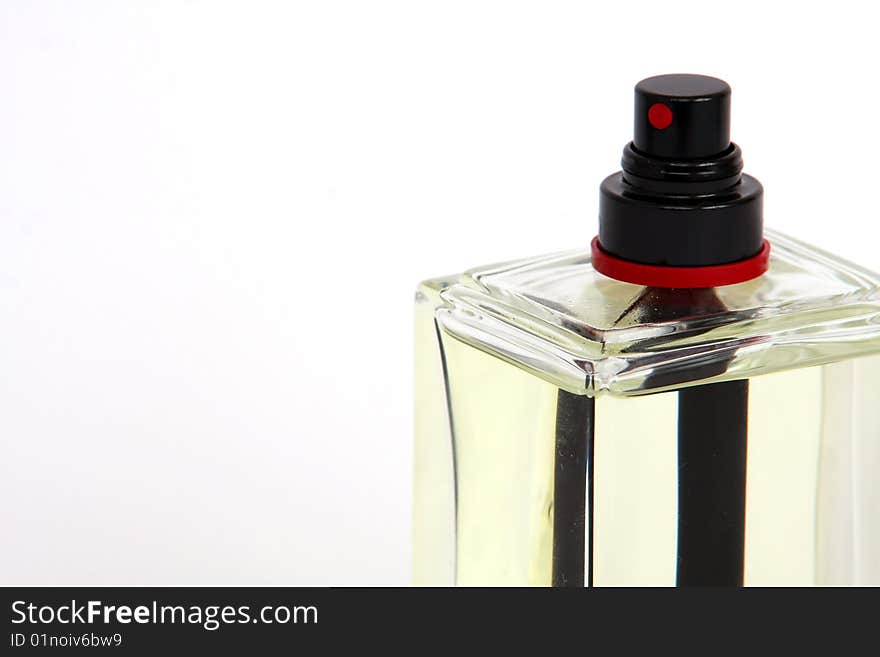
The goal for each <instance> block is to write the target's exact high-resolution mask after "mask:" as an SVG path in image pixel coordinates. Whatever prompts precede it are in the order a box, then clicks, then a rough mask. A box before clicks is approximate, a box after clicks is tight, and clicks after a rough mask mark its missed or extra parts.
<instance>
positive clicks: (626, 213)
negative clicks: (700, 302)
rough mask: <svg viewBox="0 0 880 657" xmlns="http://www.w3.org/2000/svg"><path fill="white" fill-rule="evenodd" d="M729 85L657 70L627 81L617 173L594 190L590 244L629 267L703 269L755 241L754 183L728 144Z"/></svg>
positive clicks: (758, 241) (747, 254)
mask: <svg viewBox="0 0 880 657" xmlns="http://www.w3.org/2000/svg"><path fill="white" fill-rule="evenodd" d="M730 95H731V94H730V87H729V86H728V84H727V83H726V82H724V81H723V80H719V79H717V78H712V77H708V76H705V75H684V74H676V75H659V76H656V77H651V78H646V79H644V80H642V81H641V82H639V83H638V84H637V85H636V88H635V134H634V137H633V141H632V142H630V143H629V144H627V145H626V146H625V147H624V149H623V158H622V161H621V165H622V168H623V171H620V172H618V173H615V174H612V175H610V176H608V178H606V179H605V180H604V181H603V182H602V185H601V188H600V201H599V203H600V204H599V245H600V246H601V248H602V249H603V251H605V252H606V253H608V254H609V255H611V256H613V257H616V258H618V259H620V260H627V261H630V262H634V263H637V264H645V265H654V266H665V267H705V266H714V265H722V264H729V263H734V262H738V261H744V260H748V259H749V258H752V257H754V256H756V255H757V254H759V253H760V252H761V250H762V248H763V245H764V235H763V216H762V200H763V188H762V187H761V183H759V182H758V181H757V180H755V179H754V178H752V177H751V176H747V175H745V174H743V173H742V153H741V151H740V149H739V147H738V146H737V145H736V144H734V143H732V142H731V141H730Z"/></svg>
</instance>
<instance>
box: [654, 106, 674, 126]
mask: <svg viewBox="0 0 880 657" xmlns="http://www.w3.org/2000/svg"><path fill="white" fill-rule="evenodd" d="M648 123H650V124H651V125H652V126H653V127H655V128H657V130H665V129H666V128H668V127H669V126H670V125H672V110H671V109H669V106H668V105H666V104H665V103H654V104H653V105H651V106H650V107H649V108H648Z"/></svg>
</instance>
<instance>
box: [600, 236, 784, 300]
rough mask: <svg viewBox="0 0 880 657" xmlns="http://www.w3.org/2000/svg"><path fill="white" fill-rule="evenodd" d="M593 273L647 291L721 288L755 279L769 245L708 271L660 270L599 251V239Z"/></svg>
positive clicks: (765, 260) (767, 259)
mask: <svg viewBox="0 0 880 657" xmlns="http://www.w3.org/2000/svg"><path fill="white" fill-rule="evenodd" d="M591 246H592V252H593V257H592V262H593V269H595V270H596V271H597V272H599V273H600V274H604V275H605V276H608V277H609V278H614V279H616V280H618V281H624V282H626V283H635V284H636V285H645V286H647V287H675V288H698V287H720V286H722V285H733V284H734V283H743V282H745V281H749V280H751V279H753V278H757V277H758V276H760V275H761V274H763V273H764V272H765V271H767V266H768V265H769V263H770V242H768V241H767V240H764V245H763V246H762V247H761V250H760V252H758V254H757V255H756V256H753V257H751V258H747V259H746V260H739V261H737V262H730V263H727V264H725V265H711V266H709V267H661V266H657V265H643V264H639V263H637V262H631V261H629V260H621V259H620V258H616V257H615V256H613V255H611V254H609V253H608V252H607V251H604V250H603V249H602V246H601V245H600V244H599V238H598V237H594V238H593V242H592V245H591Z"/></svg>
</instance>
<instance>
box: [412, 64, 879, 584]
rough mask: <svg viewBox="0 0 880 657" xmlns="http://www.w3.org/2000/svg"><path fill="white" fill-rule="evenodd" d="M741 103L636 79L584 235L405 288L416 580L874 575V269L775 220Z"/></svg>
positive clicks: (673, 79) (663, 580)
mask: <svg viewBox="0 0 880 657" xmlns="http://www.w3.org/2000/svg"><path fill="white" fill-rule="evenodd" d="M730 95H731V94H730V87H729V86H728V85H727V84H726V83H725V82H723V81H721V80H718V79H715V78H711V77H706V76H699V75H663V76H658V77H653V78H648V79H646V80H643V81H641V82H639V83H638V85H636V88H635V134H634V138H633V141H632V142H630V143H629V144H627V145H626V147H625V148H624V153H623V159H622V169H623V170H622V171H621V172H618V173H615V174H612V175H611V176H609V177H608V178H606V179H605V180H604V181H603V182H602V184H601V188H600V191H601V194H600V199H601V201H600V208H599V230H598V236H597V237H596V238H595V239H594V240H593V241H592V244H590V245H587V244H586V243H585V244H584V245H583V248H580V249H577V250H575V251H570V252H563V253H557V254H552V255H545V256H538V257H534V258H528V259H525V260H518V261H514V262H506V263H501V264H494V265H489V266H485V267H478V268H476V269H472V270H470V271H467V272H465V273H463V274H457V275H454V276H445V277H441V278H434V279H430V280H427V281H425V282H423V283H422V284H421V285H420V286H419V287H418V291H417V293H416V304H415V315H416V321H415V342H416V379H415V402H416V420H415V457H414V458H415V486H414V516H415V517H414V521H415V529H414V581H415V583H416V584H423V585H515V586H520V585H539V586H613V585H659V586H742V585H811V584H819V585H824V584H836V585H847V584H880V484H878V483H877V482H876V476H875V473H876V472H878V471H880V403H878V397H877V395H878V394H880V393H878V392H877V391H878V390H880V276H878V275H876V274H874V273H872V272H870V271H866V270H865V269H862V268H861V267H858V266H856V265H854V264H852V263H849V262H846V261H844V260H842V259H840V258H837V257H835V256H833V255H831V254H828V253H826V252H824V251H822V250H821V249H817V248H815V247H812V246H809V245H806V244H803V243H801V242H799V241H797V240H795V239H792V238H790V237H787V236H785V235H782V234H780V233H777V232H773V231H770V230H767V231H766V232H765V231H764V229H763V218H762V194H763V190H762V187H761V184H760V183H759V182H758V181H757V180H755V179H754V178H752V177H750V176H748V175H746V174H744V173H742V155H741V151H740V149H739V147H738V146H737V145H736V144H733V143H731V142H730V138H729V123H730ZM585 242H586V240H585ZM573 246H577V245H573Z"/></svg>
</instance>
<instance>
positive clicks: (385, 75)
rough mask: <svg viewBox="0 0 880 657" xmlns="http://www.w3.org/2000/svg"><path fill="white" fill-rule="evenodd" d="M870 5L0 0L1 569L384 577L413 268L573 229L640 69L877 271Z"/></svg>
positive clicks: (404, 546) (402, 420) (552, 245)
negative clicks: (714, 79) (713, 83)
mask: <svg viewBox="0 0 880 657" xmlns="http://www.w3.org/2000/svg"><path fill="white" fill-rule="evenodd" d="M873 10H874V8H873V7H872V5H871V3H867V2H865V3H847V2H835V3H822V4H821V5H812V4H811V3H807V2H798V3H770V2H760V3H750V2H737V3H729V2H728V3H709V2H705V1H702V2H671V1H666V2H656V1H654V2H644V3H642V2H634V1H632V0H630V1H627V2H602V3H587V2H576V3H575V2H572V3H557V2H532V3H518V2H497V3H490V2H474V1H470V2H450V1H448V0H447V1H445V2H433V3H425V2H411V1H410V2H399V3H390V2H351V3H343V2H308V3H306V2H303V3H289V2H288V3H278V4H270V3H264V2H237V3H221V2H207V1H205V2H183V1H179V2H134V1H131V2H109V1H108V2H86V1H81V2H57V3H53V2H28V1H24V0H23V1H21V2H10V1H8V0H7V1H5V2H2V3H0V583H3V584H50V583H55V584H129V583H135V584H198V583H214V584H224V583H225V584H240V583H254V584H264V583H266V584H268V583H272V584H406V583H407V582H408V579H409V569H410V545H409V541H410V526H411V522H410V515H409V514H410V488H411V486H410V469H411V447H410V442H411V429H410V427H411V418H412V412H411V392H410V388H411V369H412V356H411V350H412V342H411V335H410V333H411V299H412V293H413V290H414V286H415V284H416V282H417V281H418V280H419V279H422V278H426V277H428V276H432V275H439V274H446V273H450V272H454V271H458V270H461V269H464V268H466V267H470V266H473V265H477V264H481V263H487V262H494V261H498V260H503V259H508V258H514V257H520V256H526V255H532V254H537V253H541V252H548V251H556V250H562V249H568V248H574V247H578V246H584V247H585V246H586V245H587V244H588V242H589V240H590V238H591V237H592V236H593V234H594V233H595V231H596V211H597V191H598V185H599V182H600V180H601V179H602V178H603V177H604V176H605V175H606V174H608V173H610V172H612V171H614V170H616V169H618V168H619V166H618V164H619V158H620V153H621V149H622V148H623V145H624V144H625V142H627V141H628V140H629V139H630V137H631V125H632V118H631V103H632V86H633V85H634V84H635V82H636V81H638V80H639V79H640V78H642V77H646V76H648V75H654V74H658V73H668V72H697V73H706V74H711V75H716V76H718V77H722V78H724V79H726V80H727V81H729V82H730V83H731V85H732V86H733V89H734V95H733V98H734V108H733V137H734V140H735V141H736V142H738V143H739V144H740V145H741V146H742V147H743V150H744V155H745V159H746V170H747V171H748V172H749V173H751V174H753V175H755V176H757V177H758V178H759V179H760V180H761V181H762V182H763V183H764V186H765V188H766V223H767V224H768V225H770V226H773V227H775V228H777V229H780V230H782V231H785V232H788V233H791V234H793V235H795V236H798V237H800V238H803V239H806V240H808V241H812V242H814V243H818V244H820V245H822V246H824V247H825V248H827V249H829V250H831V251H836V252H838V253H840V254H842V255H844V256H847V257H849V258H852V259H854V260H855V261H857V262H859V263H860V264H863V265H867V266H869V267H873V268H875V269H880V250H878V246H877V237H878V235H880V230H878V228H877V224H878V222H880V211H878V209H877V202H876V187H877V182H878V178H877V175H878V174H877V162H878V157H880V155H878V153H880V128H878V125H880V84H878V81H877V78H878V76H877V70H878V66H880V45H878V41H877V34H876V26H877V19H876V17H875V16H874V14H873Z"/></svg>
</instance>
